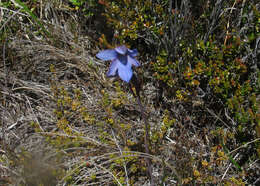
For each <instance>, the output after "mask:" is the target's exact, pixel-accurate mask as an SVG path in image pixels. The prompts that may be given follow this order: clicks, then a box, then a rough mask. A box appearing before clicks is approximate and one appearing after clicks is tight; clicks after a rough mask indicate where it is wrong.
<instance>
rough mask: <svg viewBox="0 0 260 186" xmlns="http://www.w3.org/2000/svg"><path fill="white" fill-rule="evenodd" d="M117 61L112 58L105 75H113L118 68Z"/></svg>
mask: <svg viewBox="0 0 260 186" xmlns="http://www.w3.org/2000/svg"><path fill="white" fill-rule="evenodd" d="M118 63H120V62H119V61H118V60H113V61H112V62H111V64H110V66H109V70H108V72H107V76H108V77H109V76H115V75H116V73H117V69H118Z"/></svg>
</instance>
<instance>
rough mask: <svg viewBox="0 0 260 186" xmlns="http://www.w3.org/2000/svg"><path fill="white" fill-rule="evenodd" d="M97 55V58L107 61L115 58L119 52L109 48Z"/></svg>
mask: <svg viewBox="0 0 260 186" xmlns="http://www.w3.org/2000/svg"><path fill="white" fill-rule="evenodd" d="M96 56H97V58H99V59H102V60H104V61H106V60H113V59H115V58H116V57H117V53H116V51H115V50H114V49H108V50H103V51H100V52H99V53H98V54H97V55H96Z"/></svg>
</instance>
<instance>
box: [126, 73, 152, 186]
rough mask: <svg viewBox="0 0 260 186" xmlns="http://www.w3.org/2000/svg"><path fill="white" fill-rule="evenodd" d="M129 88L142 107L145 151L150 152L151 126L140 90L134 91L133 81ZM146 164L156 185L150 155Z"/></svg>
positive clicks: (136, 84)
mask: <svg viewBox="0 0 260 186" xmlns="http://www.w3.org/2000/svg"><path fill="white" fill-rule="evenodd" d="M133 79H134V80H135V81H134V82H133V84H134V86H135V87H138V89H139V88H140V86H139V82H137V78H136V77H135V76H133ZM129 88H130V90H131V92H132V94H133V95H134V97H135V98H137V103H138V105H139V107H140V110H141V118H143V119H144V124H145V129H144V130H145V136H144V143H145V153H147V154H150V134H149V132H150V126H149V123H148V120H147V115H146V114H145V108H144V106H143V104H142V102H141V98H140V95H139V91H140V89H139V90H137V89H136V93H134V91H133V89H132V85H131V83H130V84H129ZM146 165H147V169H148V171H147V172H148V176H149V178H150V185H151V186H154V180H153V172H152V161H151V159H150V158H149V157H147V158H146Z"/></svg>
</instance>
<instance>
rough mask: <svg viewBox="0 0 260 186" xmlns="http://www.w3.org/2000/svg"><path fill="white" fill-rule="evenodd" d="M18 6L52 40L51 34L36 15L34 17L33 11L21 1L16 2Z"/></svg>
mask: <svg viewBox="0 0 260 186" xmlns="http://www.w3.org/2000/svg"><path fill="white" fill-rule="evenodd" d="M14 1H15V2H16V3H17V4H18V5H20V6H21V7H22V8H23V9H24V11H25V12H27V13H28V14H29V15H30V16H31V18H32V19H33V20H34V21H35V22H36V23H37V25H38V26H39V27H40V28H41V29H42V30H43V32H44V33H45V34H46V35H47V36H48V37H49V38H51V34H50V33H49V32H48V31H47V30H46V29H45V28H44V26H43V24H42V23H41V22H40V21H39V19H38V18H37V16H36V15H34V13H32V11H31V10H30V9H29V8H28V7H27V6H26V5H25V4H24V3H23V2H21V1H20V0H14Z"/></svg>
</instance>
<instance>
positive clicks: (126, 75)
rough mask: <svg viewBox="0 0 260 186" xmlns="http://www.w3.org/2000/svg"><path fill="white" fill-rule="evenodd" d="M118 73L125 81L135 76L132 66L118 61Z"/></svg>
mask: <svg viewBox="0 0 260 186" xmlns="http://www.w3.org/2000/svg"><path fill="white" fill-rule="evenodd" d="M118 75H119V77H120V78H121V79H122V80H123V81H125V82H127V83H129V81H130V79H131V78H132V76H133V71H132V69H131V66H130V65H123V64H121V63H118Z"/></svg>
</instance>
